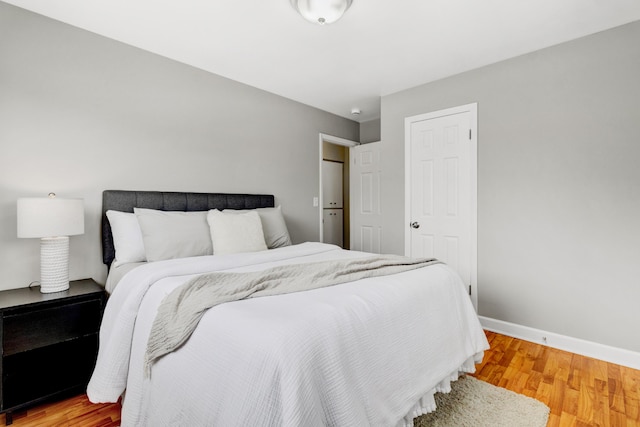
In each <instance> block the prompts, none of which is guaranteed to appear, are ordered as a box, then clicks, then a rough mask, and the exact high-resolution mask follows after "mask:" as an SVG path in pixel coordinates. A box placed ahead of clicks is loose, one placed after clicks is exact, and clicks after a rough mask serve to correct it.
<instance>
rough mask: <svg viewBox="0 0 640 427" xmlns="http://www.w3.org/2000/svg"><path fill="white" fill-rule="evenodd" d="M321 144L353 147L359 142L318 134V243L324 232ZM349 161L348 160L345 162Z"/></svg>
mask: <svg viewBox="0 0 640 427" xmlns="http://www.w3.org/2000/svg"><path fill="white" fill-rule="evenodd" d="M323 142H328V143H330V144H335V145H342V146H344V147H355V146H356V145H360V143H359V142H356V141H352V140H350V139H345V138H340V137H339V136H333V135H327V134H326V133H320V134H318V146H319V149H318V150H319V156H318V170H319V171H320V172H319V173H320V175H319V176H320V180H319V181H320V188H319V193H318V224H319V227H320V228H319V230H320V239H319V240H320V241H321V242H324V230H323V227H322V206H324V204H323V200H322V154H323V149H322V143H323ZM347 161H349V160H347Z"/></svg>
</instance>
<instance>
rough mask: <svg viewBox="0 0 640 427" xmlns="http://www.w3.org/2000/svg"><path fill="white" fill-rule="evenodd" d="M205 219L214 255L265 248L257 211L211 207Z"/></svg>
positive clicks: (255, 250) (262, 249)
mask: <svg viewBox="0 0 640 427" xmlns="http://www.w3.org/2000/svg"><path fill="white" fill-rule="evenodd" d="M207 221H208V222H209V229H210V232H211V242H212V243H213V254H214V255H224V254H235V253H240V252H257V251H266V250H267V245H266V243H265V242H264V234H263V232H262V222H261V221H260V216H258V212H255V211H247V212H242V213H224V212H220V211H219V210H217V209H213V210H210V211H209V214H208V215H207Z"/></svg>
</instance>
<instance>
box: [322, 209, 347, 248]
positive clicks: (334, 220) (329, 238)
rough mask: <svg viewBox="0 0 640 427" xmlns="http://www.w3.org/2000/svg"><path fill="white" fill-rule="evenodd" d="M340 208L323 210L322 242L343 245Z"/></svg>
mask: <svg viewBox="0 0 640 427" xmlns="http://www.w3.org/2000/svg"><path fill="white" fill-rule="evenodd" d="M342 224H343V216H342V209H324V210H323V229H324V242H325V243H331V244H334V245H338V246H340V247H342V245H343V241H344V240H343V233H342V230H343V225H342Z"/></svg>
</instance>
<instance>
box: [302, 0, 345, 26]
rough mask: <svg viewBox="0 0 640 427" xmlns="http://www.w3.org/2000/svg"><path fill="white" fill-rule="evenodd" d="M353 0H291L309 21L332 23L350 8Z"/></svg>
mask: <svg viewBox="0 0 640 427" xmlns="http://www.w3.org/2000/svg"><path fill="white" fill-rule="evenodd" d="M352 2H353V0H291V5H292V6H293V7H294V9H295V10H297V11H298V13H299V14H300V15H302V17H303V18H304V19H306V20H307V21H310V22H313V23H314V24H319V25H324V24H332V23H334V22H336V21H337V20H338V19H340V18H342V15H344V13H345V12H346V11H347V9H349V7H350V6H351V3H352Z"/></svg>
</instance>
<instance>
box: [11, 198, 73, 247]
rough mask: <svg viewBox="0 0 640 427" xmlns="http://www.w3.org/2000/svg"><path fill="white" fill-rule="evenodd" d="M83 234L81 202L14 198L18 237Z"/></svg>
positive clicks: (57, 199)
mask: <svg viewBox="0 0 640 427" xmlns="http://www.w3.org/2000/svg"><path fill="white" fill-rule="evenodd" d="M83 233H84V201H83V200H82V199H60V198H57V197H54V198H50V197H38V198H25V199H18V237H26V238H29V237H56V236H74V235H76V234H83Z"/></svg>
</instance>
